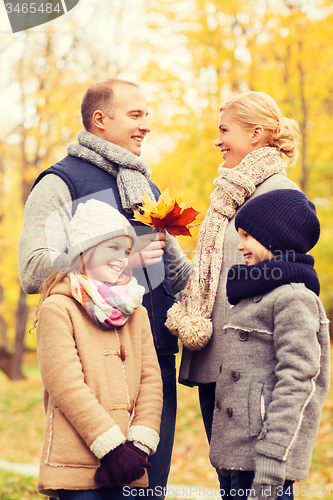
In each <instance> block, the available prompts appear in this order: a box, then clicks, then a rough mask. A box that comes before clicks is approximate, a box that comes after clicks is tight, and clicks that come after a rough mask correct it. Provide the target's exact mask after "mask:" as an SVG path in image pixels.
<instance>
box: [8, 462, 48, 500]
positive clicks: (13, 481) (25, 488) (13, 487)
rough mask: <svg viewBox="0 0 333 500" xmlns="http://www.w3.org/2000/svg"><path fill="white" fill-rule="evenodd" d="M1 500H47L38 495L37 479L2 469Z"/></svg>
mask: <svg viewBox="0 0 333 500" xmlns="http://www.w3.org/2000/svg"><path fill="white" fill-rule="evenodd" d="M0 498H1V500H42V499H44V500H46V498H47V497H45V496H43V495H40V494H39V493H37V478H35V477H27V476H23V475H21V474H14V473H12V472H7V471H4V470H1V469H0Z"/></svg>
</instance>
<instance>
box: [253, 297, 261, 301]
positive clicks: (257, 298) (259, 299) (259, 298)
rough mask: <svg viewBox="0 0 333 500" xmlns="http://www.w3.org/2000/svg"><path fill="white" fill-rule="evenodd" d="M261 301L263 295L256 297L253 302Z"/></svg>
mask: <svg viewBox="0 0 333 500" xmlns="http://www.w3.org/2000/svg"><path fill="white" fill-rule="evenodd" d="M261 299H262V296H261V295H256V296H255V297H253V302H260V301H261Z"/></svg>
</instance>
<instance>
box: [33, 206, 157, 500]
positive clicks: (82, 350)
mask: <svg viewBox="0 0 333 500" xmlns="http://www.w3.org/2000/svg"><path fill="white" fill-rule="evenodd" d="M135 241H136V235H135V232H134V229H133V228H132V226H131V225H130V224H129V222H128V221H127V220H126V218H125V217H123V216H122V215H121V214H120V213H119V212H118V211H117V210H115V209H114V208H112V207H111V206H110V205H108V204H106V203H103V202H100V201H97V200H89V201H87V202H86V203H84V204H82V203H81V204H79V205H78V208H77V210H76V212H75V214H74V216H73V219H72V220H71V223H70V228H69V256H70V258H71V266H70V268H69V269H68V270H67V273H60V272H54V273H53V274H52V275H51V276H50V277H49V278H48V279H47V280H46V282H45V283H44V286H43V289H42V294H41V299H40V303H39V306H38V310H37V321H38V322H37V352H38V359H39V365H40V371H41V376H42V381H43V386H44V407H45V411H46V428H45V434H44V443H43V450H42V457H41V465H40V474H39V480H38V489H39V491H40V492H41V493H43V494H44V495H51V496H53V497H56V498H59V499H60V500H106V499H108V500H109V499H110V498H112V499H118V498H123V495H122V486H120V485H124V484H130V483H132V482H133V481H135V480H139V481H138V482H137V483H136V485H139V486H147V479H146V476H147V473H146V469H148V468H150V467H151V465H150V464H149V462H148V461H147V460H146V457H147V455H149V454H151V453H154V452H155V450H156V448H157V445H158V442H159V434H158V433H159V425H160V417H161V409H162V385H161V377H160V369H159V365H158V361H157V357H156V352H155V349H154V345H153V340H152V335H151V331H150V326H149V320H148V316H147V313H146V310H145V309H144V308H143V306H142V305H141V301H142V295H143V293H144V288H143V287H141V286H140V285H138V284H137V282H136V280H135V279H134V278H131V276H130V273H129V270H128V267H127V261H128V256H129V255H130V252H131V247H132V246H133V244H134V243H135Z"/></svg>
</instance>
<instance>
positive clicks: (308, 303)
mask: <svg viewBox="0 0 333 500" xmlns="http://www.w3.org/2000/svg"><path fill="white" fill-rule="evenodd" d="M224 332H225V333H224V335H223V339H222V346H221V350H220V359H221V366H220V375H219V377H218V380H217V385H216V401H215V410H214V418H213V428H212V438H211V446H210V459H211V462H212V464H213V465H214V466H215V467H218V468H224V469H244V470H256V467H255V459H256V456H257V455H258V453H257V452H259V453H260V454H262V455H264V456H266V457H272V458H275V459H278V460H281V461H286V479H291V480H294V481H304V480H305V479H306V478H307V475H308V471H309V467H310V463H311V456H312V449H313V444H314V440H315V436H316V433H317V429H318V425H319V420H320V412H321V408H322V405H323V402H324V400H325V398H326V396H327V392H328V388H329V333H328V320H327V318H326V315H325V311H324V309H323V306H322V304H321V302H320V300H319V299H318V297H317V296H316V295H315V294H314V293H313V292H311V291H310V290H308V289H307V288H306V287H305V285H304V284H302V283H299V284H295V283H292V284H290V285H283V286H280V287H278V288H276V289H274V290H273V291H271V292H269V293H266V294H263V295H262V296H261V295H258V296H255V297H250V298H247V299H244V300H242V301H241V302H239V303H238V304H237V305H236V306H235V307H233V308H232V309H231V311H230V316H229V322H228V324H227V325H226V326H225V328H224Z"/></svg>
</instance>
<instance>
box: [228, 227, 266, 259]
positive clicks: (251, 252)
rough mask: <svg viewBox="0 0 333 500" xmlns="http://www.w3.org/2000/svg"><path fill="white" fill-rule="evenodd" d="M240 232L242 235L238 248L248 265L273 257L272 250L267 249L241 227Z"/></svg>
mask: <svg viewBox="0 0 333 500" xmlns="http://www.w3.org/2000/svg"><path fill="white" fill-rule="evenodd" d="M238 234H239V236H240V243H239V245H238V247H237V250H239V251H240V252H242V253H243V255H244V258H245V264H246V265H247V266H253V265H254V264H259V262H261V261H262V260H266V259H272V258H273V257H274V254H273V253H272V252H270V251H269V250H267V248H265V247H264V246H263V245H262V244H261V243H259V241H257V240H255V239H254V238H253V237H252V236H250V235H249V234H248V233H247V232H246V231H244V230H243V229H241V228H240V227H239V228H238Z"/></svg>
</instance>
